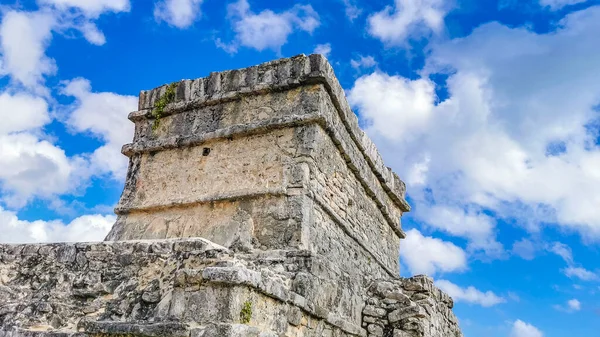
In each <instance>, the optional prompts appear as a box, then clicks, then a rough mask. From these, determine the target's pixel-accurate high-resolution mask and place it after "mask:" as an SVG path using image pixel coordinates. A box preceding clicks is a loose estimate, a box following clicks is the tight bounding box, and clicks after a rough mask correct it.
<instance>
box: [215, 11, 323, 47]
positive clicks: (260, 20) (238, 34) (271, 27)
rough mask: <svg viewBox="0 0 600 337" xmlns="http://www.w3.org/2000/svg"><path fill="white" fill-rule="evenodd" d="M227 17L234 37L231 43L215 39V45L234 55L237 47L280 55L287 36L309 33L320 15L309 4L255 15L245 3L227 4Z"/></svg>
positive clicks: (318, 23)
mask: <svg viewBox="0 0 600 337" xmlns="http://www.w3.org/2000/svg"><path fill="white" fill-rule="evenodd" d="M228 17H229V19H230V21H231V25H232V28H233V31H234V32H235V38H234V40H233V41H232V42H230V43H225V42H223V41H221V40H220V39H217V41H216V43H217V46H218V47H220V48H222V49H224V50H226V51H227V52H230V53H235V52H237V50H238V48H239V47H240V46H243V47H248V48H253V49H256V50H258V51H263V50H266V49H271V50H273V51H276V52H280V51H281V47H282V46H283V45H284V44H286V43H287V39H288V36H289V35H290V34H292V33H293V32H294V31H295V30H298V31H304V32H307V33H312V32H313V31H314V30H315V29H317V27H319V25H320V24H321V22H320V19H319V15H318V14H317V12H316V11H315V10H314V9H313V8H312V6H311V5H295V6H294V7H292V8H291V9H288V10H286V11H283V12H280V13H276V12H274V11H272V10H269V9H265V10H263V11H262V12H260V13H258V14H256V13H254V12H252V11H251V10H250V4H249V3H248V1H247V0H239V1H238V2H235V3H233V4H230V5H229V6H228Z"/></svg>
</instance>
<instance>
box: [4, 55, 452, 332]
mask: <svg viewBox="0 0 600 337" xmlns="http://www.w3.org/2000/svg"><path fill="white" fill-rule="evenodd" d="M129 119H130V121H131V122H133V123H134V124H135V136H134V139H133V141H132V142H131V143H130V144H126V145H124V146H123V149H122V152H123V154H124V155H125V156H127V157H128V158H129V169H128V173H127V180H126V183H125V188H124V191H123V193H122V196H121V199H120V201H119V204H118V205H117V207H116V209H115V212H116V214H117V215H118V219H117V222H116V223H115V225H114V226H113V228H112V230H111V231H110V233H109V234H108V237H107V238H106V240H105V241H104V242H99V243H53V244H19V245H10V244H0V337H34V336H35V337H75V336H77V337H88V336H89V337H111V336H114V337H125V336H128V337H134V336H135V337H212V336H215V337H234V336H240V337H250V336H256V337H258V336H260V337H282V336H287V337H321V336H328V337H334V336H336V337H341V336H361V337H462V333H461V331H460V328H459V325H458V321H457V319H456V317H455V315H454V313H453V312H452V308H453V300H452V298H450V297H449V296H448V295H446V294H445V293H444V292H442V291H441V290H439V289H438V288H437V287H435V286H434V284H433V279H431V278H429V277H427V276H414V277H412V278H402V277H400V264H399V249H400V246H401V245H402V239H403V238H404V237H405V233H404V231H403V229H402V224H401V218H402V215H403V213H405V212H409V211H410V206H409V204H408V203H407V202H406V200H405V197H406V186H405V184H404V183H403V182H402V180H401V179H400V177H398V176H397V175H396V174H395V173H394V172H392V170H391V169H390V168H388V167H387V166H386V165H385V163H384V162H383V160H382V158H381V156H380V154H379V152H378V150H377V149H376V147H375V145H374V144H373V143H372V141H371V140H370V139H369V137H368V136H367V135H366V134H365V133H364V132H363V131H362V130H361V129H360V127H359V124H358V119H357V117H356V115H355V114H354V112H353V111H352V110H351V108H350V106H349V104H348V102H347V101H346V97H345V94H344V90H343V89H342V87H341V86H340V84H339V82H338V80H337V79H336V76H335V74H334V72H333V69H332V67H331V66H330V64H329V62H328V61H327V60H326V58H325V57H323V56H322V55H319V54H314V55H310V56H305V55H299V56H296V57H292V58H286V59H280V60H276V61H272V62H268V63H264V64H260V65H257V66H253V67H249V68H245V69H239V70H232V71H224V72H215V73H211V74H210V76H208V77H206V78H199V79H196V80H183V81H180V82H176V83H174V84H171V85H164V86H161V87H159V88H156V89H153V90H149V91H142V92H141V93H140V96H139V107H138V111H136V112H132V113H131V114H130V115H129ZM123 122H124V123H125V122H127V121H123Z"/></svg>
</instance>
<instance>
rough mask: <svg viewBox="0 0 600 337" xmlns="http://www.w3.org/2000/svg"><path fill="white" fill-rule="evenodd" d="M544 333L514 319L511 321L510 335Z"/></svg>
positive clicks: (539, 335) (523, 336) (532, 336)
mask: <svg viewBox="0 0 600 337" xmlns="http://www.w3.org/2000/svg"><path fill="white" fill-rule="evenodd" d="M543 336H544V334H543V333H542V332H541V331H540V330H539V329H538V328H536V327H535V326H533V325H531V324H529V323H525V322H523V321H521V320H516V321H515V322H514V323H513V326H512V331H511V333H510V337H543Z"/></svg>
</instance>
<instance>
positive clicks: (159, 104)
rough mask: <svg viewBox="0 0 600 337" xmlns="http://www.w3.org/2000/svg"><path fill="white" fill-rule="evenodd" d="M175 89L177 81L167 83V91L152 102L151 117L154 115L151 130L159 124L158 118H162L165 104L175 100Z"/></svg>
mask: <svg viewBox="0 0 600 337" xmlns="http://www.w3.org/2000/svg"><path fill="white" fill-rule="evenodd" d="M175 89H177V83H171V84H169V85H168V86H167V91H166V92H165V93H164V95H162V96H160V98H159V99H158V100H157V101H156V103H155V104H154V109H152V117H154V123H152V130H156V129H157V128H158V126H159V125H160V119H161V118H162V115H163V112H164V111H165V107H166V106H167V104H169V103H173V101H175Z"/></svg>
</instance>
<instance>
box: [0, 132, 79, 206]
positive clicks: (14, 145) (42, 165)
mask: <svg viewBox="0 0 600 337" xmlns="http://www.w3.org/2000/svg"><path fill="white" fill-rule="evenodd" d="M80 166H81V167H82V166H84V164H83V162H82V161H81V160H80V159H79V158H68V157H67V156H66V155H65V152H64V151H63V150H62V149H60V148H58V147H56V146H54V145H53V144H52V143H50V142H48V141H46V140H40V139H38V137H36V136H34V135H32V134H29V133H17V134H9V135H0V188H1V189H0V190H1V191H2V192H3V195H2V198H1V200H2V201H4V202H5V203H6V204H8V205H9V206H12V207H21V206H23V205H24V204H26V203H27V202H28V201H30V200H31V199H33V198H35V197H40V198H46V199H47V198H50V197H52V196H54V195H57V194H62V193H65V192H68V191H72V190H73V189H74V188H75V187H76V186H77V185H78V183H79V180H78V179H77V175H78V174H79V172H76V170H77V168H78V167H80ZM82 171H85V170H82Z"/></svg>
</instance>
